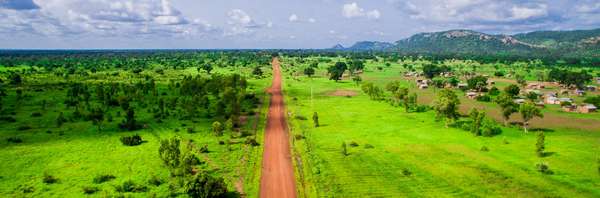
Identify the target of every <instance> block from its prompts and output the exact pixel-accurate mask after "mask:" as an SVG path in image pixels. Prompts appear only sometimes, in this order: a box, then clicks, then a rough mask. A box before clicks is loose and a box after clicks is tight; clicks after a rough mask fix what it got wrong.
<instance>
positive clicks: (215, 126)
mask: <svg viewBox="0 0 600 198" xmlns="http://www.w3.org/2000/svg"><path fill="white" fill-rule="evenodd" d="M223 130H224V128H223V124H221V123H220V122H219V121H215V122H213V123H212V131H213V134H215V135H216V136H221V135H223Z"/></svg>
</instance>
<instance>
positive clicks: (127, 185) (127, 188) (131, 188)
mask: <svg viewBox="0 0 600 198" xmlns="http://www.w3.org/2000/svg"><path fill="white" fill-rule="evenodd" d="M115 190H116V191H117V192H146V190H148V188H147V187H146V186H143V185H138V184H136V183H135V182H133V181H131V180H127V181H125V182H123V184H121V185H118V186H115Z"/></svg>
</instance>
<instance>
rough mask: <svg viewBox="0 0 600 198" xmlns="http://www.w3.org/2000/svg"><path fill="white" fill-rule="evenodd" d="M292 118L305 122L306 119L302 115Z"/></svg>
mask: <svg viewBox="0 0 600 198" xmlns="http://www.w3.org/2000/svg"><path fill="white" fill-rule="evenodd" d="M294 118H296V119H298V120H307V119H308V118H306V117H305V116H302V115H296V116H294Z"/></svg>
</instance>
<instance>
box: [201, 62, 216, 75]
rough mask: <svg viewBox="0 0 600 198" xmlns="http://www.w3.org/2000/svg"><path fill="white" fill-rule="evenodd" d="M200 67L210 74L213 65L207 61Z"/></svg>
mask: <svg viewBox="0 0 600 198" xmlns="http://www.w3.org/2000/svg"><path fill="white" fill-rule="evenodd" d="M202 69H203V70H204V71H206V73H208V74H210V72H211V71H212V70H213V67H212V65H211V64H208V63H207V64H204V65H202Z"/></svg>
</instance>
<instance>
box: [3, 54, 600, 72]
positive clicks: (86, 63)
mask: <svg viewBox="0 0 600 198" xmlns="http://www.w3.org/2000/svg"><path fill="white" fill-rule="evenodd" d="M279 54H281V55H285V56H291V57H301V58H307V57H311V56H322V57H346V58H349V59H363V60H369V59H371V60H373V59H376V58H377V57H380V58H383V59H385V60H389V61H396V60H399V59H405V58H413V59H417V58H421V59H427V60H431V61H443V60H448V59H462V60H474V61H478V62H480V63H513V62H520V61H532V60H540V61H541V62H542V63H543V65H545V66H570V67H571V66H572V67H598V66H600V57H598V56H586V55H581V56H577V57H574V56H573V57H564V56H562V55H560V54H555V53H553V52H552V51H547V52H545V53H540V54H530V53H529V54H514V53H505V52H499V53H495V54H466V53H415V52H392V51H340V50H321V49H313V50H305V49H298V50H276V49H270V50H269V49H267V50H0V66H6V67H12V66H20V65H26V66H37V67H44V68H53V67H65V68H70V67H84V68H96V69H101V68H130V69H131V68H144V67H145V66H147V65H149V64H158V65H162V66H167V67H173V68H185V67H192V66H199V65H203V64H219V65H215V66H248V65H249V64H250V63H253V62H259V63H261V64H268V63H269V61H270V60H271V56H275V55H279ZM222 55H227V56H226V57H228V58H227V59H226V60H225V59H222V57H224V56H222ZM256 59H257V60H256Z"/></svg>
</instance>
